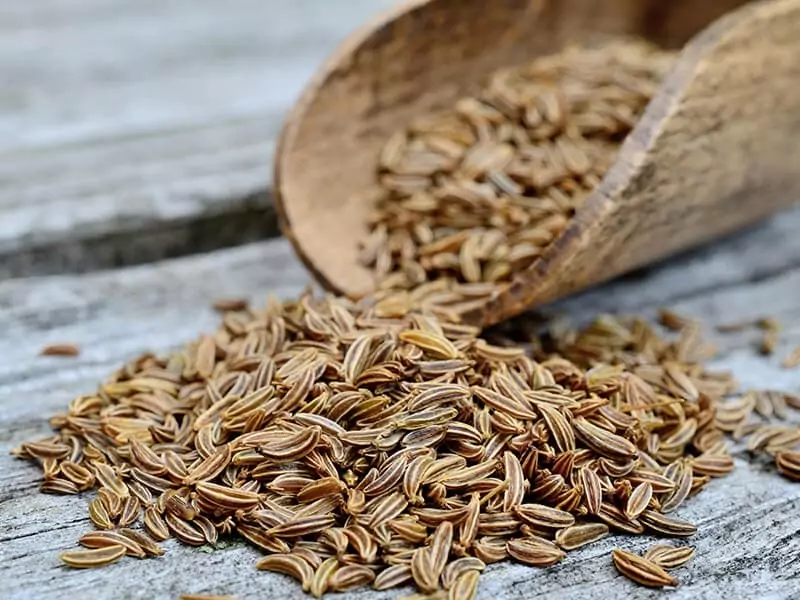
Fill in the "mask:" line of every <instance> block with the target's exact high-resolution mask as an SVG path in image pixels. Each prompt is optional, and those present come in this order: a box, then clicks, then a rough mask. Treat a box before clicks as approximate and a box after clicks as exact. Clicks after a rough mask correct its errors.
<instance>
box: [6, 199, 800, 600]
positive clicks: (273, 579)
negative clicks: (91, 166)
mask: <svg viewBox="0 0 800 600" xmlns="http://www.w3.org/2000/svg"><path fill="white" fill-rule="evenodd" d="M798 226H800V210H796V211H793V212H791V213H789V214H787V215H785V216H782V217H781V218H776V219H773V220H772V221H770V222H768V223H767V224H765V225H764V226H761V227H759V228H756V229H754V230H752V231H750V232H747V233H745V234H741V235H737V236H735V237H732V238H730V239H728V240H725V241H724V242H722V243H719V244H715V245H713V246H709V247H707V248H704V249H702V250H700V251H696V252H693V253H691V254H689V255H685V256H683V257H681V259H680V260H676V261H670V262H667V263H664V264H662V265H659V266H657V267H655V268H653V269H651V270H649V271H647V272H643V273H639V274H637V275H636V276H635V277H629V278H627V279H623V280H619V281H617V282H614V283H612V284H609V285H606V286H603V287H601V288H598V289H597V290H594V291H592V292H588V293H586V294H583V295H581V296H577V297H575V298H573V299H571V300H569V301H567V302H563V303H561V304H557V305H554V306H551V307H547V309H546V310H547V312H551V313H564V314H566V315H569V316H571V317H572V318H575V319H577V320H585V319H587V318H590V317H591V316H592V315H594V314H596V313H597V312H600V311H603V310H614V309H620V310H623V311H625V312H639V311H641V312H643V313H645V314H649V315H654V313H655V311H656V309H657V308H658V307H660V306H661V305H663V304H669V305H671V306H672V307H673V308H675V309H676V310H678V311H680V312H683V313H686V314H690V315H693V316H696V317H701V318H703V319H705V320H706V322H707V324H708V325H709V326H712V325H714V324H719V323H727V322H736V321H740V320H743V319H748V318H753V317H756V316H762V315H765V314H769V315H772V316H775V317H777V318H778V319H779V320H780V321H782V322H783V323H784V326H785V327H786V333H785V335H784V337H783V340H782V342H781V346H780V348H779V349H778V353H777V355H776V356H775V357H773V358H771V359H764V358H762V357H759V356H758V355H757V354H756V353H755V352H754V344H755V343H756V341H757V338H758V332H754V331H751V332H743V333H740V334H736V335H725V336H721V335H717V336H715V339H716V342H717V343H718V344H719V345H720V347H721V350H722V355H721V358H720V360H719V361H718V363H717V366H719V367H720V368H731V369H734V370H735V371H736V373H737V375H738V376H739V378H740V380H741V381H742V384H743V386H744V387H747V388H749V387H764V386H769V387H772V388H779V389H785V390H790V391H797V390H800V370H794V371H787V370H783V369H781V368H780V366H779V363H780V357H781V356H782V353H784V352H787V351H788V350H789V349H790V348H791V347H793V346H794V345H797V344H800V327H797V326H793V325H794V324H797V323H800V308H798V305H797V302H796V291H797V290H798V289H800V238H798V236H796V235H794V232H796V231H797V227H798ZM307 281H308V275H307V274H306V273H305V272H304V270H303V269H302V267H301V265H300V264H299V262H298V261H297V260H296V259H295V258H294V257H293V255H292V252H291V250H290V248H289V245H288V243H287V242H286V241H283V240H276V241H272V242H264V243H258V244H251V245H247V246H244V247H240V248H235V249H231V250H225V251H219V252H216V253H213V254H209V255H204V256H197V257H187V258H183V259H179V260H172V261H163V262H161V263H158V264H154V265H144V266H140V267H135V268H128V269H121V270H117V271H112V272H107V273H95V274H90V275H80V276H73V275H69V276H58V277H40V278H30V279H25V280H15V281H6V282H2V283H0V307H3V310H2V311H0V328H2V330H3V331H4V332H5V333H4V340H3V346H4V347H3V354H4V360H3V362H2V364H0V405H2V406H3V411H2V414H0V531H2V532H3V533H2V534H0V542H1V543H0V554H2V558H3V559H4V560H2V561H0V569H1V570H2V573H0V575H2V576H1V577H0V581H2V582H3V583H2V584H0V591H4V595H3V597H4V598H11V599H14V600H16V599H20V600H22V599H23V598H32V597H35V598H37V599H41V600H50V599H52V600H56V599H60V598H63V597H97V598H143V599H144V598H148V599H149V598H152V599H157V600H160V599H162V598H163V599H165V600H167V599H172V600H174V598H176V597H177V596H178V594H180V593H186V592H195V593H200V592H204V593H227V594H233V595H237V596H239V597H240V598H241V599H242V600H245V599H248V598H253V597H285V598H298V599H299V598H302V597H304V596H303V595H302V593H301V592H300V590H299V589H298V587H297V586H296V584H295V583H294V582H292V581H289V580H288V579H286V578H283V577H281V576H278V575H273V574H266V573H259V572H257V571H255V570H254V568H253V564H254V562H255V560H256V557H257V552H255V551H254V550H252V549H250V548H247V547H244V546H241V545H238V544H235V545H233V546H232V547H229V548H225V549H221V550H218V551H215V552H213V553H210V554H207V553H204V552H203V551H201V550H197V549H190V548H186V547H182V546H179V545H178V544H176V543H174V542H169V543H167V544H166V547H167V554H166V555H165V556H163V557H161V558H159V559H157V560H154V561H149V562H148V561H136V560H133V559H131V560H123V561H120V562H119V563H117V564H116V565H113V566H111V567H108V568H106V569H101V570H97V571H88V572H77V571H72V570H68V569H65V568H63V567H61V566H59V563H58V559H57V554H58V552H59V551H61V550H64V549H67V548H71V547H73V545H74V540H75V539H77V537H78V536H79V535H80V534H81V533H83V532H85V531H87V530H88V529H89V528H90V524H89V522H88V519H87V517H86V506H87V503H88V497H77V498H76V497H71V498H63V497H55V496H45V495H41V494H39V493H38V492H37V490H36V487H37V484H38V483H37V482H38V481H39V475H40V474H39V471H38V469H36V468H35V467H34V466H32V465H29V464H27V463H25V462H23V461H19V460H15V459H13V458H12V457H10V456H8V454H7V452H8V450H9V449H10V448H11V447H13V446H14V445H15V444H17V443H19V442H21V441H23V440H25V439H29V438H30V437H32V436H36V435H40V434H44V433H45V432H46V431H47V424H46V420H45V419H46V416H47V415H49V414H51V413H52V412H54V411H57V410H61V409H63V407H65V406H66V403H67V402H68V400H69V399H70V398H71V397H73V396H74V395H77V394H80V393H83V392H88V391H90V390H92V389H93V388H94V387H95V385H96V383H97V382H98V381H99V380H100V379H102V378H103V377H104V376H105V375H106V374H108V373H109V372H110V370H111V369H112V368H114V367H115V366H117V365H118V364H119V363H121V362H122V361H123V360H125V359H127V358H130V357H132V356H134V355H136V354H137V353H139V352H141V351H144V350H156V351H164V350H166V349H168V348H170V347H173V346H174V345H175V344H176V343H177V342H178V341H179V340H189V339H192V338H194V337H195V336H196V335H197V334H198V333H199V332H201V331H209V330H211V329H212V328H213V327H214V326H215V324H216V322H217V320H218V315H216V314H215V313H214V312H213V311H212V310H211V309H210V308H209V305H210V303H211V301H212V300H213V299H216V298H219V295H220V293H221V290H224V292H225V294H224V295H225V296H226V297H241V296H244V297H250V298H252V299H254V300H259V299H262V298H263V297H264V295H265V294H266V293H267V292H269V291H272V292H275V293H276V294H277V295H279V296H290V295H293V294H296V293H297V292H298V291H299V289H300V288H301V287H302V286H304V285H305V284H306V283H307ZM60 339H69V340H71V341H73V342H75V343H77V344H79V345H80V346H81V347H82V348H83V352H82V353H81V355H80V356H79V357H76V358H75V359H71V360H70V361H69V362H68V364H65V363H64V361H63V360H58V359H56V358H46V357H38V356H36V354H37V352H38V350H39V348H40V347H41V346H42V345H44V344H46V343H48V342H50V341H54V340H60ZM737 457H738V460H737V466H738V467H739V468H737V470H736V471H735V474H734V475H733V476H732V477H730V478H727V479H725V480H721V481H718V482H714V483H713V484H712V485H710V486H709V487H708V491H705V492H703V494H701V495H700V496H699V497H697V498H696V499H694V500H692V501H690V502H689V503H688V504H687V505H686V508H685V509H684V510H681V511H680V516H682V517H686V518H691V519H695V520H696V521H697V522H698V523H700V533H699V534H698V535H697V536H695V538H693V539H692V541H691V543H692V544H693V545H696V546H697V549H698V557H697V559H696V560H695V561H693V562H692V563H691V564H690V566H688V567H687V568H686V569H682V570H681V571H680V572H677V575H678V576H679V578H680V579H681V580H682V582H683V585H682V587H680V588H679V589H678V590H677V591H676V592H674V593H672V596H674V597H675V598H681V599H684V598H686V599H689V598H696V597H704V598H723V597H728V598H732V597H742V596H745V595H746V594H747V593H748V592H752V591H753V590H755V589H757V590H758V593H759V596H760V597H774V598H788V597H790V596H791V589H792V585H793V582H792V581H791V578H792V577H794V578H797V577H798V576H800V572H799V571H798V569H800V566H799V565H800V535H798V531H800V520H799V519H798V518H797V510H796V508H797V506H798V505H799V504H798V503H800V486H797V485H796V484H794V485H792V484H790V483H788V482H786V481H783V480H781V479H779V478H778V477H777V476H776V475H775V474H774V472H773V471H772V470H771V469H770V468H769V467H767V466H766V465H762V464H760V463H757V464H752V465H751V464H750V463H749V462H747V460H746V456H745V455H744V454H742V453H738V454H737ZM652 542H653V539H651V538H635V539H633V538H626V537H623V538H613V539H609V540H606V541H604V542H603V543H601V544H598V545H593V546H590V547H588V548H586V549H584V550H581V551H579V552H575V553H571V554H570V555H569V557H568V559H567V560H566V561H565V563H564V564H563V565H561V566H558V567H556V568H554V569H542V570H540V569H528V568H524V567H520V566H517V565H510V564H505V565H500V566H496V567H493V568H491V569H489V570H488V572H487V573H486V574H485V575H484V576H483V577H482V580H481V587H480V590H481V591H480V595H479V598H482V599H488V598H492V597H495V598H500V597H502V598H520V599H522V598H528V597H529V591H530V589H532V587H531V586H533V588H535V589H537V590H541V593H543V594H546V595H547V597H549V598H556V599H567V598H577V597H583V596H584V595H585V594H586V593H588V591H589V590H590V589H591V590H595V591H598V592H600V593H602V594H608V595H611V594H616V595H618V594H620V593H625V594H626V595H630V597H631V598H649V597H651V595H650V592H648V591H646V590H642V589H640V588H634V587H633V586H632V585H631V584H630V583H629V582H627V581H626V580H624V579H622V578H620V577H619V576H618V575H617V574H616V572H615V571H614V569H613V567H612V566H611V562H610V558H609V556H608V553H609V551H610V548H611V547H613V546H614V545H619V546H621V547H624V548H634V549H637V550H641V549H643V548H644V547H645V546H647V545H648V544H649V543H652ZM201 573H204V574H205V575H202V576H201V575H200V574H201ZM22 581H25V585H24V586H23V585H22V584H21V583H20V582H22ZM142 581H147V586H146V587H143V586H142V584H141V582H142ZM348 597H353V598H355V597H359V598H376V599H377V598H391V597H394V594H377V593H375V594H372V593H370V594H363V593H359V594H352V595H350V596H343V598H348Z"/></svg>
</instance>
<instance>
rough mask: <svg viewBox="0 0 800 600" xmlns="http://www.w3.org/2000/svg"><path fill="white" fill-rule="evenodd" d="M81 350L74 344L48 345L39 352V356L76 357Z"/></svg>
mask: <svg viewBox="0 0 800 600" xmlns="http://www.w3.org/2000/svg"><path fill="white" fill-rule="evenodd" d="M80 353H81V349H80V348H79V347H78V346H76V345H75V344H48V345H47V346H45V347H44V348H42V349H41V350H40V351H39V354H40V355H41V356H78V355H79V354H80Z"/></svg>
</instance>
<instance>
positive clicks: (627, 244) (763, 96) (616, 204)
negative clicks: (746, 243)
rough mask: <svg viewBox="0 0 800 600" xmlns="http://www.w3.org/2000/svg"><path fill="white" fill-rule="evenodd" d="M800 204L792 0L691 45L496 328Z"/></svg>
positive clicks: (498, 312)
mask: <svg viewBox="0 0 800 600" xmlns="http://www.w3.org/2000/svg"><path fill="white" fill-rule="evenodd" d="M798 200H800V0H773V1H771V2H756V3H752V4H749V5H747V6H744V7H742V8H740V9H738V10H736V11H734V12H732V13H730V14H728V15H725V16H723V17H722V18H720V19H719V20H718V21H716V22H715V23H714V24H713V25H711V26H710V27H709V28H708V29H706V30H705V31H703V32H702V33H701V34H699V35H698V36H697V37H695V38H694V39H693V40H692V41H691V42H689V43H688V44H687V46H686V47H685V48H684V50H683V52H682V53H681V55H680V57H679V59H678V61H677V63H676V65H675V66H674V68H673V70H672V72H671V74H670V75H668V76H667V78H666V79H665V81H664V82H663V84H662V86H661V89H660V91H659V93H657V94H656V97H655V98H654V99H653V101H652V102H651V104H650V105H649V106H648V108H647V110H646V111H645V113H644V115H643V116H642V118H641V119H640V121H639V123H638V124H637V125H636V127H635V128H634V130H633V131H632V133H631V134H630V136H629V137H628V139H627V140H626V141H625V142H624V144H623V146H622V148H621V151H620V155H619V159H618V160H617V161H616V163H615V165H614V166H613V167H612V168H611V170H610V171H609V172H608V174H607V175H606V177H605V178H604V180H603V182H602V184H601V185H600V186H599V187H598V189H597V190H596V191H595V192H594V193H593V194H591V195H590V197H589V198H588V199H587V201H586V204H585V205H584V207H583V208H582V209H581V210H580V211H579V213H578V214H577V215H576V218H575V219H574V220H573V222H572V223H571V224H570V226H569V227H568V228H567V231H566V232H565V234H564V235H562V236H561V237H560V238H559V239H558V240H557V242H556V244H555V245H554V246H552V247H550V248H549V249H548V250H547V252H546V253H545V255H544V257H543V260H542V261H540V262H539V263H537V264H536V265H535V267H534V268H533V270H532V272H530V273H527V274H525V275H526V276H525V277H523V278H521V280H518V281H515V282H514V284H512V288H511V290H510V292H509V294H507V295H506V296H504V297H500V298H498V299H496V300H495V302H494V305H493V306H491V307H489V308H488V310H487V315H486V317H487V318H486V319H485V320H486V321H491V322H495V321H497V320H500V319H502V318H505V317H508V316H510V315H513V314H517V313H519V312H522V311H523V310H525V309H526V308H528V307H530V306H531V305H532V304H541V303H543V302H547V301H550V300H553V299H555V298H558V297H561V296H564V295H566V294H568V293H570V292H573V291H576V290H579V289H582V288H585V287H588V286H590V285H593V284H596V283H599V282H601V281H604V280H608V279H610V278H612V277H614V276H616V275H619V274H622V273H624V272H626V271H630V270H632V269H635V268H637V267H640V266H643V265H646V264H649V263H652V262H654V261H657V260H659V259H661V258H664V257H667V256H669V255H671V254H675V253H676V252H679V251H681V250H685V249H688V248H690V247H692V246H694V245H697V244H699V243H701V242H704V241H707V240H710V239H712V238H715V237H719V236H722V235H725V234H727V233H730V232H732V231H735V230H736V229H739V228H741V227H743V226H745V225H748V224H751V223H754V222H756V221H758V220H760V219H763V218H764V217H767V216H769V215H771V214H773V213H775V212H777V211H778V210H780V209H782V208H784V207H787V206H788V205H790V204H792V203H795V202H797V201H798Z"/></svg>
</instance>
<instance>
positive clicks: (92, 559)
mask: <svg viewBox="0 0 800 600" xmlns="http://www.w3.org/2000/svg"><path fill="white" fill-rule="evenodd" d="M125 552H126V549H125V546H122V545H119V544H115V545H111V546H104V547H102V548H95V549H93V550H75V551H73V552H62V553H61V554H59V556H58V557H59V558H60V559H61V561H62V562H63V563H64V564H66V565H68V566H70V567H73V568H75V569H91V568H94V567H103V566H105V565H110V564H111V563H113V562H116V561H118V560H119V559H120V558H122V557H123V556H125Z"/></svg>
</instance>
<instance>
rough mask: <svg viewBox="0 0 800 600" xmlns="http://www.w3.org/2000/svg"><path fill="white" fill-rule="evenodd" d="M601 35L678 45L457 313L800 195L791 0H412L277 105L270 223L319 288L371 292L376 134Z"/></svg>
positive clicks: (629, 261)
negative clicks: (617, 145) (546, 237)
mask: <svg viewBox="0 0 800 600" xmlns="http://www.w3.org/2000/svg"><path fill="white" fill-rule="evenodd" d="M616 35H638V36H641V37H643V38H645V39H648V40H650V41H652V42H655V43H657V44H659V45H661V46H663V47H667V48H680V47H683V50H682V52H681V53H680V55H679V57H678V59H677V62H676V64H675V66H674V68H673V70H672V71H671V73H670V74H669V75H668V76H667V77H666V79H665V80H664V82H663V83H662V85H661V87H660V89H659V91H658V93H657V94H656V96H655V97H654V98H653V100H652V102H651V103H650V104H649V106H648V107H647V109H646V111H645V113H644V115H643V116H642V118H641V120H640V121H639V123H638V124H637V126H636V127H635V129H634V130H633V131H632V133H631V134H630V135H629V136H628V138H627V139H626V141H625V143H624V144H623V146H622V148H621V151H620V154H619V157H618V159H617V160H616V162H615V163H614V165H613V166H612V168H611V169H610V170H609V171H608V173H607V175H606V176H605V178H604V179H603V181H602V183H601V184H600V186H599V187H598V188H597V189H596V190H595V191H594V192H593V193H592V194H591V195H590V196H589V198H588V199H587V200H586V202H585V204H584V205H583V207H582V208H581V209H580V210H579V211H578V213H577V215H576V216H575V218H574V220H573V221H572V222H571V224H570V225H569V226H568V227H567V229H566V230H565V231H564V233H563V234H561V235H560V236H559V237H558V238H557V239H556V240H555V242H554V243H553V244H552V245H551V246H550V247H549V248H547V249H546V251H545V252H544V255H543V257H542V258H541V259H540V260H538V261H537V262H535V263H534V264H533V265H532V266H531V267H530V268H528V269H527V270H526V271H524V272H521V273H518V274H517V275H516V276H515V278H514V279H513V281H512V283H511V285H510V286H509V288H508V289H507V291H505V292H501V293H499V294H497V295H496V297H494V298H491V299H490V300H487V302H486V305H485V306H483V307H481V308H480V309H477V310H475V311H474V312H472V313H470V314H468V315H467V320H468V321H470V322H473V323H476V324H481V325H488V324H492V323H496V322H498V321H500V320H502V319H505V318H507V317H510V316H512V315H515V314H518V313H520V312H522V311H524V310H525V309H527V308H529V307H531V306H533V305H536V304H541V303H544V302H547V301H550V300H553V299H555V298H558V297H560V296H563V295H565V294H568V293H570V292H573V291H575V290H579V289H581V288H584V287H587V286H590V285H592V284H596V283H598V282H600V281H603V280H607V279H609V278H611V277H614V276H616V275H619V274H621V273H624V272H626V271H629V270H631V269H634V268H636V267H640V266H642V265H645V264H648V263H651V262H653V261H656V260H658V259H660V258H663V257H665V256H668V255H670V254H673V253H675V252H677V251H680V250H683V249H686V248H688V247H690V246H693V245H695V244H698V243H699V242H702V241H705V240H708V239H710V238H713V237H716V236H720V235H723V234H725V233H728V232H731V231H734V230H736V229H738V228H741V227H742V226H744V225H747V224H748V223H752V222H755V221H757V220H758V219H761V218H763V217H765V216H767V215H769V214H771V213H774V212H775V211H777V210H778V209H780V208H781V207H784V206H786V205H788V204H790V203H792V202H794V201H797V200H799V199H800V0H773V1H770V2H750V3H748V2H745V1H743V0H491V2H488V1H486V0H414V1H412V2H407V3H406V4H404V5H403V6H401V7H399V8H398V9H396V10H395V11H394V12H392V13H390V14H388V15H386V16H384V17H382V18H380V19H378V20H377V21H375V22H373V23H372V24H371V25H369V26H367V27H365V28H364V29H362V30H361V31H359V32H357V33H355V34H353V35H352V36H351V37H350V39H349V40H348V41H347V42H346V43H345V44H344V45H343V46H342V47H341V48H339V50H338V51H337V52H336V53H335V54H334V55H333V56H332V57H331V58H330V59H329V60H328V62H327V63H326V64H325V65H324V67H322V69H321V70H320V72H319V73H318V74H317V76H316V77H315V78H314V80H313V81H312V82H311V83H310V84H309V86H308V88H307V89H306V91H305V93H304V94H303V96H302V98H301V99H300V101H299V102H298V103H297V105H296V106H295V108H294V110H293V111H292V112H291V114H290V115H289V117H288V119H287V122H286V124H285V128H284V130H283V134H282V137H281V141H280V144H279V148H278V153H277V160H276V166H275V189H276V204H277V207H278V212H279V215H280V219H281V224H282V229H283V232H284V234H285V235H286V237H288V238H289V239H290V240H291V241H292V243H293V244H294V247H295V249H296V250H297V253H298V254H299V255H300V257H301V258H302V259H303V261H304V262H305V264H306V265H307V266H308V268H309V269H310V270H311V271H312V273H314V275H315V276H316V278H317V279H318V280H319V281H320V282H321V283H322V284H323V285H324V286H325V287H326V288H328V289H330V290H332V291H334V292H336V293H344V294H347V295H351V296H353V295H361V294H364V293H366V292H369V291H370V290H371V288H372V285H373V279H372V277H371V275H370V272H369V271H368V270H367V269H365V268H364V267H363V266H361V265H360V264H359V262H358V259H357V255H358V245H359V242H360V241H361V240H363V239H364V237H365V235H366V234H367V227H366V220H367V217H368V215H369V214H370V211H371V210H372V208H373V207H372V206H371V205H370V203H369V201H368V200H365V199H364V198H365V194H364V191H365V190H368V189H369V188H370V187H371V186H373V185H374V183H375V169H376V164H377V159H378V154H379V151H380V148H381V146H382V145H383V143H384V142H385V141H386V139H387V138H388V137H389V136H390V135H391V134H392V133H394V132H395V131H397V130H400V129H403V128H404V127H405V126H406V125H407V123H408V122H409V121H410V120H411V119H412V118H414V117H416V116H419V115H421V114H424V113H426V112H429V111H431V110H435V109H441V108H444V107H448V106H452V104H453V103H454V102H455V101H456V100H457V99H459V98H460V97H462V96H464V95H465V94H468V93H470V92H471V91H474V89H475V86H476V84H478V83H480V82H482V81H484V80H485V79H486V78H487V76H488V75H489V74H490V73H491V72H492V71H493V70H495V69H497V68H499V67H503V66H513V65H517V64H520V63H526V62H528V61H530V60H532V59H533V58H535V57H537V56H540V55H545V54H551V53H553V52H554V51H558V50H559V49H561V48H563V47H564V46H565V45H567V44H569V43H594V42H597V41H599V40H602V39H603V38H608V37H609V36H616ZM799 233H800V232H799Z"/></svg>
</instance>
